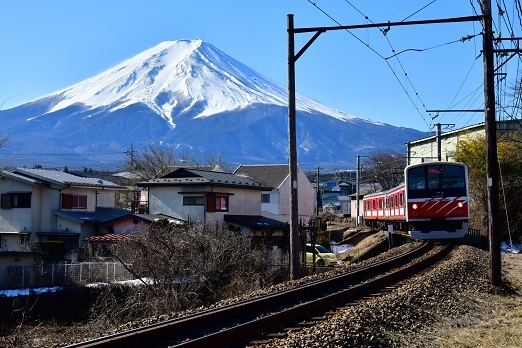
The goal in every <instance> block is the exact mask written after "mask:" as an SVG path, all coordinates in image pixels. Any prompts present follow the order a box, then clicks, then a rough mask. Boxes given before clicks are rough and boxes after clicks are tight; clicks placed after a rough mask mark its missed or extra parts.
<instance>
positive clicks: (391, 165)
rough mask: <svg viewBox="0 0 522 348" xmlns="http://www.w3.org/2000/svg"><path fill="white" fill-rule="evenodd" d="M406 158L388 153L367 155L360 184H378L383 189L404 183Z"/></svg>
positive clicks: (381, 152)
mask: <svg viewBox="0 0 522 348" xmlns="http://www.w3.org/2000/svg"><path fill="white" fill-rule="evenodd" d="M404 168H406V158H404V156H402V155H399V154H393V153H390V152H384V151H380V152H376V153H374V154H371V155H369V156H368V157H367V158H366V160H365V161H364V164H363V165H362V170H361V172H362V180H361V181H362V182H364V183H368V184H376V183H378V184H380V185H381V186H382V187H383V188H392V187H395V186H398V185H399V184H400V183H402V182H403V181H404Z"/></svg>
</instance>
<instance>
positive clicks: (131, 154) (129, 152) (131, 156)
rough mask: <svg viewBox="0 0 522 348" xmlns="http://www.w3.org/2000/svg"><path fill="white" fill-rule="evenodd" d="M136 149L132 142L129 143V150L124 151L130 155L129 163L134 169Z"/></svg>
mask: <svg viewBox="0 0 522 348" xmlns="http://www.w3.org/2000/svg"><path fill="white" fill-rule="evenodd" d="M135 152H136V151H134V149H133V147H132V144H131V147H130V151H125V153H126V154H127V155H130V163H131V169H134V153H135Z"/></svg>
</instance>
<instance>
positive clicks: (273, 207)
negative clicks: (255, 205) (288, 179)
mask: <svg viewBox="0 0 522 348" xmlns="http://www.w3.org/2000/svg"><path fill="white" fill-rule="evenodd" d="M263 194H265V195H266V194H269V195H270V203H261V211H264V212H267V213H272V214H276V215H279V214H280V209H279V208H280V205H279V197H280V194H279V191H277V190H273V191H271V192H270V193H267V192H263Z"/></svg>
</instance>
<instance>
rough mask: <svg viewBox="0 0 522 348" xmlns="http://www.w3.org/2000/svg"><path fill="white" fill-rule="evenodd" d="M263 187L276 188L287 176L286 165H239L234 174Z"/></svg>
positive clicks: (287, 168)
mask: <svg viewBox="0 0 522 348" xmlns="http://www.w3.org/2000/svg"><path fill="white" fill-rule="evenodd" d="M234 174H236V175H240V176H244V177H246V178H250V179H252V180H254V181H257V182H259V183H261V184H263V185H266V186H270V187H273V188H278V187H279V186H281V184H282V183H283V182H284V181H285V179H286V178H287V177H288V175H289V167H288V164H270V165H241V166H239V167H238V168H237V169H236V171H235V172H234Z"/></svg>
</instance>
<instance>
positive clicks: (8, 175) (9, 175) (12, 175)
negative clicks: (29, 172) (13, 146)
mask: <svg viewBox="0 0 522 348" xmlns="http://www.w3.org/2000/svg"><path fill="white" fill-rule="evenodd" d="M0 177H6V178H10V179H13V180H16V181H21V182H25V183H28V184H31V185H35V184H41V183H42V182H41V181H40V180H36V179H33V178H28V177H26V176H23V175H20V174H15V173H12V172H8V171H5V170H4V171H2V172H1V173H0Z"/></svg>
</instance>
